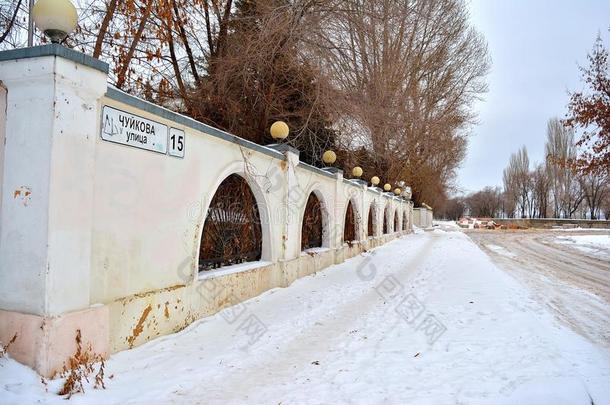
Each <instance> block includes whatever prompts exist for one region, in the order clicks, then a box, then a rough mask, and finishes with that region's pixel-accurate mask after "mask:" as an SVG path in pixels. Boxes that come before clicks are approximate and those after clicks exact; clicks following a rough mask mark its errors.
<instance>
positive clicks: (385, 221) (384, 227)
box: [383, 207, 390, 235]
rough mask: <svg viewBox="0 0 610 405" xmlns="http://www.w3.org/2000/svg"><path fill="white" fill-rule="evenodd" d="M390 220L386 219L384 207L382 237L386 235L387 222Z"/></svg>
mask: <svg viewBox="0 0 610 405" xmlns="http://www.w3.org/2000/svg"><path fill="white" fill-rule="evenodd" d="M389 221H390V219H389V218H388V207H385V209H384V210H383V233H384V235H385V234H386V233H388V222H389Z"/></svg>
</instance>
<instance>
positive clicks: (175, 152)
mask: <svg viewBox="0 0 610 405" xmlns="http://www.w3.org/2000/svg"><path fill="white" fill-rule="evenodd" d="M184 142H185V136H184V131H183V130H181V129H176V128H170V130H169V154H170V156H176V157H179V158H183V157H184V148H185V144H184Z"/></svg>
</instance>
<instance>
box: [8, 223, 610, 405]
mask: <svg viewBox="0 0 610 405" xmlns="http://www.w3.org/2000/svg"><path fill="white" fill-rule="evenodd" d="M238 314H241V315H239V316H238ZM240 316H241V317H244V316H248V317H251V316H255V317H256V318H257V319H259V320H260V321H261V322H262V323H263V324H264V325H265V328H266V330H265V333H264V334H263V336H262V337H261V338H260V339H258V340H257V339H252V334H250V333H248V330H244V328H243V327H241V325H242V324H241V323H240V322H241V318H240ZM106 375H107V376H109V375H112V376H113V377H112V379H107V380H106V386H107V389H106V390H93V389H88V390H87V392H86V393H85V394H84V395H80V394H79V395H77V396H75V397H73V398H72V399H71V401H73V402H75V403H99V404H102V403H103V404H142V403H155V404H158V403H162V404H165V403H178V404H182V403H184V404H187V403H188V404H191V403H206V404H207V403H265V404H279V403H282V404H293V403H304V404H309V403H311V404H320V403H346V402H349V403H366V404H372V403H381V402H384V403H385V402H389V403H400V404H404V403H408V404H453V403H459V404H536V405H539V404H553V405H556V404H587V405H589V404H592V403H594V404H596V405H602V404H610V352H609V351H608V350H607V349H606V348H603V347H602V346H597V345H595V344H594V343H591V342H590V341H589V340H586V339H585V338H583V337H582V336H580V335H578V334H577V333H575V332H573V331H572V330H571V329H569V328H568V327H566V326H564V325H563V324H562V323H560V322H559V321H558V320H556V318H555V317H554V316H553V315H552V314H551V313H550V312H548V309H547V308H546V307H545V306H544V305H542V304H540V303H539V301H537V300H535V299H534V297H533V296H532V293H531V292H530V291H529V290H528V289H527V287H525V286H524V284H521V283H520V282H518V281H517V280H516V279H514V278H512V276H510V275H508V274H507V273H505V272H504V271H502V270H500V269H499V268H498V267H496V266H495V265H494V264H493V263H492V262H491V260H490V259H489V257H488V256H487V255H486V254H485V253H483V251H481V250H480V249H479V248H478V247H477V246H476V245H475V244H474V243H473V242H472V241H471V240H470V239H469V238H468V237H467V236H466V235H465V234H463V233H461V232H451V231H448V232H446V231H442V230H438V229H437V230H434V231H432V232H418V233H417V234H412V235H409V236H407V237H404V238H402V239H400V240H397V241H394V242H391V243H389V244H388V245H386V246H384V247H381V248H378V249H377V250H375V251H374V252H371V253H367V254H364V255H361V256H359V257H356V258H354V259H352V260H349V261H346V262H345V263H343V264H341V265H337V266H333V267H330V268H328V269H326V270H325V271H323V272H320V273H318V274H315V275H312V276H310V277H305V278H303V279H300V280H297V281H296V282H295V283H293V284H292V285H291V286H290V287H288V288H284V289H276V290H273V291H270V292H268V293H266V294H263V295H262V296H260V297H257V298H255V299H252V300H250V301H249V302H247V303H246V304H245V305H244V306H240V307H239V310H236V309H235V308H233V309H229V310H226V311H223V312H222V313H220V314H217V315H216V316H213V317H211V318H207V319H204V320H202V321H199V322H197V323H195V324H193V325H191V326H190V327H189V328H187V329H186V330H184V331H182V332H180V333H178V334H176V335H172V336H166V337H163V338H160V339H157V340H155V341H152V342H150V343H148V344H146V345H144V346H141V347H138V348H136V349H134V350H130V351H125V352H121V353H118V354H116V355H114V356H112V358H111V359H110V360H109V361H108V362H107V364H106ZM58 384H60V381H52V382H50V383H49V385H48V391H49V392H45V386H44V385H43V384H42V383H41V382H40V378H39V377H38V376H37V375H36V374H35V373H33V372H32V371H30V370H29V369H27V368H25V367H23V366H21V365H19V364H17V363H15V362H14V361H12V360H10V359H2V360H0V403H3V404H4V403H14V404H24V403H34V402H37V401H38V402H54V403H62V404H65V402H64V400H63V399H61V398H60V397H57V396H56V395H54V394H53V392H54V390H56V389H57V386H58Z"/></svg>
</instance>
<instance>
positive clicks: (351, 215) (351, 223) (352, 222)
mask: <svg viewBox="0 0 610 405" xmlns="http://www.w3.org/2000/svg"><path fill="white" fill-rule="evenodd" d="M356 240H357V238H356V214H355V212H354V206H353V205H352V201H351V200H349V201H348V202H347V210H345V222H344V226H343V241H344V242H347V243H352V242H355V241H356Z"/></svg>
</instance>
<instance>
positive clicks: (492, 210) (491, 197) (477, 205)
mask: <svg viewBox="0 0 610 405" xmlns="http://www.w3.org/2000/svg"><path fill="white" fill-rule="evenodd" d="M466 206H467V207H468V210H469V212H470V215H472V216H475V217H490V218H496V217H498V216H500V214H501V212H502V190H501V189H500V187H485V188H483V189H482V190H480V191H477V192H475V193H472V194H470V195H469V196H468V197H467V198H466Z"/></svg>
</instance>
